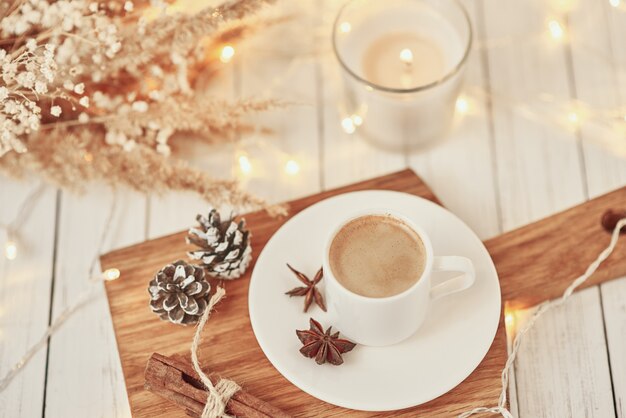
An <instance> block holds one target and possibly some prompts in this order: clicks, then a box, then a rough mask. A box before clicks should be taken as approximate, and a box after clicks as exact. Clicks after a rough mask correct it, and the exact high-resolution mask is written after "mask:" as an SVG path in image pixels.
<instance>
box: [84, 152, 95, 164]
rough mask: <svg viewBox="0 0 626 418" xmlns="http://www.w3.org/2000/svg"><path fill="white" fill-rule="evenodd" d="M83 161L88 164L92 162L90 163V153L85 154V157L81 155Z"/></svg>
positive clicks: (91, 159) (91, 156) (91, 157)
mask: <svg viewBox="0 0 626 418" xmlns="http://www.w3.org/2000/svg"><path fill="white" fill-rule="evenodd" d="M83 159H84V160H85V161H86V162H88V163H90V162H92V161H93V154H92V153H90V152H86V153H85V155H83Z"/></svg>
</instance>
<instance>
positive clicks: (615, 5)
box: [609, 0, 621, 7]
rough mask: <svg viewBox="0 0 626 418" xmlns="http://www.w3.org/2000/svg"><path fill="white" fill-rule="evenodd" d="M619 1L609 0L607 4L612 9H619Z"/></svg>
mask: <svg viewBox="0 0 626 418" xmlns="http://www.w3.org/2000/svg"><path fill="white" fill-rule="evenodd" d="M620 3H621V0H609V4H610V5H611V6H613V7H619V4H620Z"/></svg>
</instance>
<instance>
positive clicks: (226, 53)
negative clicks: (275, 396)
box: [220, 45, 235, 64]
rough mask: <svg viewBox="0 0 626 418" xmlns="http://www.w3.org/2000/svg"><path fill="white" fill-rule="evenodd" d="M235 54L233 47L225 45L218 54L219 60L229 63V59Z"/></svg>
mask: <svg viewBox="0 0 626 418" xmlns="http://www.w3.org/2000/svg"><path fill="white" fill-rule="evenodd" d="M234 56H235V48H233V47H232V46H230V45H226V46H225V47H224V48H222V53H221V54H220V61H222V62H223V63H224V64H226V63H229V62H230V60H231V59H233V57H234Z"/></svg>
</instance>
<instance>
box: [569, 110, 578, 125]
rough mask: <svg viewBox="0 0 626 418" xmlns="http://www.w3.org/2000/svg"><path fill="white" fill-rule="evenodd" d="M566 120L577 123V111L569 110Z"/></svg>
mask: <svg viewBox="0 0 626 418" xmlns="http://www.w3.org/2000/svg"><path fill="white" fill-rule="evenodd" d="M567 120H569V121H570V123H572V124H573V125H576V124H578V121H579V120H580V119H579V117H578V113H576V112H569V114H568V115H567Z"/></svg>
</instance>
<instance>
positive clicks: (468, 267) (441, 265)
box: [430, 255, 476, 300]
mask: <svg viewBox="0 0 626 418" xmlns="http://www.w3.org/2000/svg"><path fill="white" fill-rule="evenodd" d="M438 271H455V272H459V273H461V274H459V275H457V276H454V277H451V278H449V279H446V280H444V281H442V282H440V283H437V284H436V285H434V286H433V287H432V288H431V289H430V298H431V299H433V300H434V299H439V298H440V297H442V296H447V295H451V294H452V293H456V292H460V291H462V290H465V289H467V288H469V287H471V286H472V285H473V284H474V281H475V280H476V272H475V270H474V264H473V263H472V261H471V260H470V259H469V258H466V257H459V256H455V255H448V256H443V257H435V258H434V260H433V272H438Z"/></svg>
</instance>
